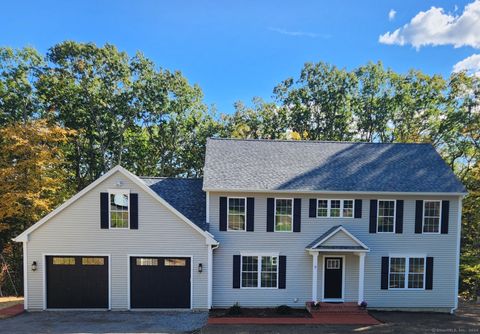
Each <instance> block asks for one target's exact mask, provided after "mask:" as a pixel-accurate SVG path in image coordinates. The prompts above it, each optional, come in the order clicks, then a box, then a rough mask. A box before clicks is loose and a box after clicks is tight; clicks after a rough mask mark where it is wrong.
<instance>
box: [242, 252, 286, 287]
mask: <svg viewBox="0 0 480 334" xmlns="http://www.w3.org/2000/svg"><path fill="white" fill-rule="evenodd" d="M241 278H242V288H277V286H278V285H277V279H278V257H277V256H261V255H259V256H256V255H255V256H242V276H241Z"/></svg>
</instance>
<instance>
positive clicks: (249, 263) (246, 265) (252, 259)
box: [242, 256, 258, 288]
mask: <svg viewBox="0 0 480 334" xmlns="http://www.w3.org/2000/svg"><path fill="white" fill-rule="evenodd" d="M257 286H258V257H257V256H242V287H243V288H256V287H257Z"/></svg>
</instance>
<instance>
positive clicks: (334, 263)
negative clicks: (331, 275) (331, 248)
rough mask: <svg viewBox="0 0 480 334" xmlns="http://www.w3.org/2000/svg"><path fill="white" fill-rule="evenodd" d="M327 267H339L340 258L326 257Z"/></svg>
mask: <svg viewBox="0 0 480 334" xmlns="http://www.w3.org/2000/svg"><path fill="white" fill-rule="evenodd" d="M327 269H340V259H327Z"/></svg>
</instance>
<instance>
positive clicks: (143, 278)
mask: <svg viewBox="0 0 480 334" xmlns="http://www.w3.org/2000/svg"><path fill="white" fill-rule="evenodd" d="M190 294H191V260H190V258H187V257H131V258H130V307H131V308H190V306H191V304H190V298H191V295H190Z"/></svg>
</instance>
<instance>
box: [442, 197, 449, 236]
mask: <svg viewBox="0 0 480 334" xmlns="http://www.w3.org/2000/svg"><path fill="white" fill-rule="evenodd" d="M449 215H450V201H442V223H441V224H442V227H441V233H442V234H448V217H449Z"/></svg>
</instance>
